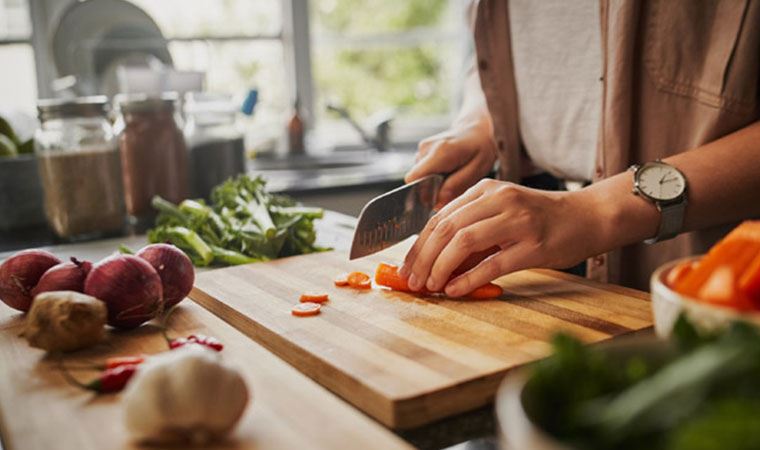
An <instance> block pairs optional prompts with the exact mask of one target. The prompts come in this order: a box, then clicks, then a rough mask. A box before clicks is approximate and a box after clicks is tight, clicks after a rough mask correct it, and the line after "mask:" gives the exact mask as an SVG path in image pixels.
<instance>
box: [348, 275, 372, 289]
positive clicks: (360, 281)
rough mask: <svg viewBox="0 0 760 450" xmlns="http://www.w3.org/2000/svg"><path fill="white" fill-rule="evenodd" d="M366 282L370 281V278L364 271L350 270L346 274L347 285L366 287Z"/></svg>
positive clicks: (359, 287)
mask: <svg viewBox="0 0 760 450" xmlns="http://www.w3.org/2000/svg"><path fill="white" fill-rule="evenodd" d="M367 283H371V279H370V277H369V275H367V274H366V273H364V272H351V273H349V274H348V285H349V286H351V287H353V288H358V289H366V285H367ZM370 287H371V284H370Z"/></svg>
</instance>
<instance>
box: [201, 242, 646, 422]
mask: <svg viewBox="0 0 760 450" xmlns="http://www.w3.org/2000/svg"><path fill="white" fill-rule="evenodd" d="M404 250H405V247H404V246H403V245H402V246H396V247H394V248H391V249H389V250H386V251H385V252H383V253H379V254H376V255H372V256H370V257H367V258H363V259H360V260H356V261H351V262H349V261H348V257H347V256H346V255H345V254H344V253H338V252H328V253H320V254H312V255H304V256H297V257H292V258H285V259H281V260H277V261H272V262H267V263H257V264H251V265H246V266H238V267H230V268H225V269H219V270H213V271H209V272H206V273H202V274H200V275H199V276H198V277H197V279H196V286H195V288H194V289H193V291H192V293H191V294H190V297H191V298H192V299H193V300H195V301H196V302H198V303H200V304H201V305H202V306H204V307H205V308H207V309H209V310H210V311H211V312H213V313H214V314H215V315H217V316H219V317H220V318H222V319H223V320H225V321H227V322H228V323H230V324H231V325H233V326H234V327H235V328H237V329H239V330H240V331H242V332H243V333H244V334H246V335H248V336H250V337H251V338H253V339H254V340H256V341H257V342H259V343H261V344H262V345H263V346H265V347H267V348H268V349H270V350H271V351H272V352H274V353H275V354H277V355H278V356H280V357H281V358H283V359H284V360H286V361H288V362H289V363H290V364H292V365H293V366H295V367H296V368H297V369H299V370H300V371H302V372H303V373H304V374H306V375H308V376H309V377H311V378H313V379H314V380H316V381H317V382H319V383H320V384H322V385H323V386H325V387H327V388H328V389H330V390H331V391H333V392H335V393H337V394H338V395H340V396H341V397H343V398H344V399H345V400H347V401H348V402H350V403H352V404H354V405H355V406H356V407H358V408H360V409H361V410H363V411H364V412H366V413H367V414H369V415H370V416H372V417H374V418H375V419H377V420H378V421H380V422H381V423H383V424H385V425H387V426H389V427H392V428H396V429H405V428H412V427H416V426H419V425H424V424H427V423H429V422H432V421H435V420H437V419H440V418H443V417H447V416H450V415H453V414H455V413H459V412H463V411H467V410H470V409H474V408H476V407H478V406H482V405H484V404H487V403H489V402H491V401H492V400H493V396H494V393H495V391H496V389H497V386H498V384H499V382H500V381H501V379H502V378H503V376H504V374H505V373H506V372H507V371H508V370H510V369H512V368H514V367H517V366H520V365H523V364H525V363H528V362H532V361H535V360H537V359H540V358H542V357H545V356H546V355H547V354H548V353H549V350H550V348H549V341H550V339H551V336H552V335H553V334H554V333H555V332H556V331H559V330H563V331H567V332H570V333H573V334H575V335H577V336H578V337H580V338H581V339H583V340H585V341H586V342H598V341H603V340H607V339H610V338H612V337H615V336H618V335H622V334H626V333H630V332H632V331H638V330H642V329H645V328H648V327H650V326H651V325H652V317H651V310H650V304H649V296H648V294H646V293H643V292H639V291H635V290H631V289H626V288H621V287H618V286H611V285H602V284H598V283H594V282H591V281H588V280H585V279H582V278H578V277H574V276H572V275H567V274H564V273H560V272H555V271H550V270H530V271H523V272H519V273H515V274H511V275H508V276H506V277H503V278H501V279H500V280H498V281H497V283H498V284H500V285H501V286H502V287H503V288H504V291H505V293H504V295H503V296H502V298H500V299H498V300H489V301H473V300H453V299H444V298H435V297H429V298H425V297H419V296H415V295H411V294H405V293H400V292H391V291H388V290H385V289H383V288H378V287H374V288H373V289H372V290H371V291H357V290H353V289H350V288H339V287H335V286H333V282H332V279H333V278H334V277H335V276H336V275H338V274H340V273H342V272H347V271H352V270H361V271H364V272H367V273H370V274H373V273H374V268H375V267H376V266H377V263H378V262H380V261H385V262H398V261H400V260H401V259H402V258H403V254H404ZM304 292H321V293H324V292H326V293H329V295H330V301H329V302H328V303H326V304H325V306H324V307H323V308H322V313H321V314H320V315H319V316H316V317H308V318H297V317H293V316H292V315H291V314H290V309H291V307H292V306H293V305H294V304H296V303H298V298H299V295H300V294H301V293H304Z"/></svg>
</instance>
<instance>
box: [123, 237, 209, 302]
mask: <svg viewBox="0 0 760 450" xmlns="http://www.w3.org/2000/svg"><path fill="white" fill-rule="evenodd" d="M137 256H138V257H140V258H142V259H144V260H146V261H148V262H149V263H150V265H151V266H153V268H154V269H156V272H158V276H160V277H161V285H162V287H163V292H164V307H165V308H166V309H169V308H171V307H172V306H174V305H176V304H177V303H179V302H181V301H182V300H183V299H184V298H185V297H187V294H189V293H190V290H192V289H193V283H195V269H193V263H192V261H190V258H189V257H188V256H187V255H186V254H185V253H184V252H183V251H182V250H180V249H178V248H177V247H175V246H173V245H170V244H152V245H148V246H146V247H143V248H142V249H141V250H140V251H139V252H137Z"/></svg>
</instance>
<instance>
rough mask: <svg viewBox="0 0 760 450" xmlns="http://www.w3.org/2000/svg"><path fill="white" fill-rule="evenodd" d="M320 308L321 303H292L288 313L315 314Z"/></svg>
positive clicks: (302, 315) (303, 315) (306, 315)
mask: <svg viewBox="0 0 760 450" xmlns="http://www.w3.org/2000/svg"><path fill="white" fill-rule="evenodd" d="M320 309H322V305H320V304H319V303H312V302H307V303H298V304H296V305H293V308H292V309H291V310H290V313H291V314H293V315H294V316H297V317H308V316H316V315H317V314H319V310H320Z"/></svg>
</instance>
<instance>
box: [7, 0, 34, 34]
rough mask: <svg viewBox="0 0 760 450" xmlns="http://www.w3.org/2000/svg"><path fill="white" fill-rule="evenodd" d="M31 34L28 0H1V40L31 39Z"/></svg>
mask: <svg viewBox="0 0 760 450" xmlns="http://www.w3.org/2000/svg"><path fill="white" fill-rule="evenodd" d="M31 35H32V25H31V23H30V21H29V5H28V4H27V2H26V0H0V40H3V39H29V37H31Z"/></svg>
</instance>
